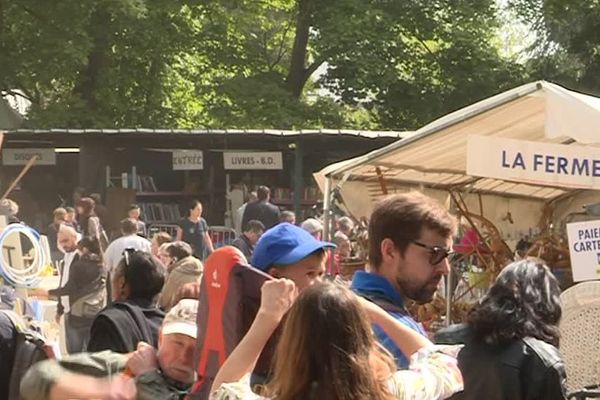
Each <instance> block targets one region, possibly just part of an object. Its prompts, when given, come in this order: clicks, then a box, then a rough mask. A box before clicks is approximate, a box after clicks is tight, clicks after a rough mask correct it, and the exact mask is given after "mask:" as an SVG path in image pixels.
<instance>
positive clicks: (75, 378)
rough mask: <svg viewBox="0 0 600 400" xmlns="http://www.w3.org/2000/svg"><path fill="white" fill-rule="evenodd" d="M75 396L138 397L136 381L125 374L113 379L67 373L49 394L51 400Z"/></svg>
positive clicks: (121, 399)
mask: <svg viewBox="0 0 600 400" xmlns="http://www.w3.org/2000/svg"><path fill="white" fill-rule="evenodd" d="M74 398H77V399H90V400H92V399H94V400H95V399H101V400H134V399H136V398H137V389H136V387H135V381H134V380H133V379H132V378H130V377H127V376H124V375H118V376H116V377H114V378H113V379H106V378H94V377H91V376H86V375H82V374H74V373H67V374H65V375H63V376H61V377H60V378H59V379H58V380H56V381H55V382H54V385H52V388H51V389H50V394H49V396H48V399H49V400H69V399H74ZM26 400H27V399H26ZM36 400H37V399H36Z"/></svg>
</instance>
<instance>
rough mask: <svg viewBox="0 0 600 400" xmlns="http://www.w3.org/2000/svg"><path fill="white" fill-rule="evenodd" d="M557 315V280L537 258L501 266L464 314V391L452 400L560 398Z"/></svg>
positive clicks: (562, 378) (562, 390)
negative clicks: (479, 299) (480, 298)
mask: <svg viewBox="0 0 600 400" xmlns="http://www.w3.org/2000/svg"><path fill="white" fill-rule="evenodd" d="M561 314H562V311H561V304H560V288H559V286H558V282H557V280H556V278H555V277H554V276H553V275H552V273H551V272H550V270H549V269H548V267H547V266H546V265H545V264H544V263H543V261H541V260H538V259H526V260H522V261H517V262H514V263H512V264H510V265H509V266H507V267H506V268H505V269H504V270H503V271H502V272H501V273H500V275H499V276H498V278H497V279H496V282H495V283H494V284H493V285H492V287H491V288H490V290H489V292H488V294H487V295H486V296H485V297H484V298H483V299H482V300H481V302H480V303H479V304H477V305H476V306H475V307H474V308H473V309H472V310H471V312H470V314H469V316H468V320H467V326H468V339H467V340H466V345H465V347H464V348H463V350H462V351H461V352H460V354H459V356H458V361H459V367H460V369H461V372H462V374H463V378H464V388H465V389H464V392H462V393H459V394H457V395H455V396H454V397H452V399H461V400H462V399H465V400H475V399H477V400H479V399H486V400H559V399H566V389H565V381H566V374H565V368H564V363H563V361H562V358H561V356H560V353H559V352H558V349H557V347H558V341H559V329H558V324H559V322H560V318H561Z"/></svg>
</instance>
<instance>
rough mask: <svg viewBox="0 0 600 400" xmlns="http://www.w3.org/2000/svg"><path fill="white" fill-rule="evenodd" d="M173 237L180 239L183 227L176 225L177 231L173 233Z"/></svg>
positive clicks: (181, 238)
mask: <svg viewBox="0 0 600 400" xmlns="http://www.w3.org/2000/svg"><path fill="white" fill-rule="evenodd" d="M175 239H176V240H177V241H181V240H183V229H181V227H180V226H179V227H177V233H176V234H175Z"/></svg>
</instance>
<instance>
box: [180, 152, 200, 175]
mask: <svg viewBox="0 0 600 400" xmlns="http://www.w3.org/2000/svg"><path fill="white" fill-rule="evenodd" d="M173 169H174V170H175V171H181V170H192V169H204V156H203V154H202V151H200V150H175V151H173Z"/></svg>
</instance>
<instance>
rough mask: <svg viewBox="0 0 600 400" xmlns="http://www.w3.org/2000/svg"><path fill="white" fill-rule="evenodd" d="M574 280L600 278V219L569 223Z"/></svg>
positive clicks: (568, 231)
mask: <svg viewBox="0 0 600 400" xmlns="http://www.w3.org/2000/svg"><path fill="white" fill-rule="evenodd" d="M567 236H568V238H569V253H570V254H571V269H572V270H573V281H574V282H579V281H587V280H591V279H598V278H600V220H598V221H586V222H574V223H572V224H567Z"/></svg>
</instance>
